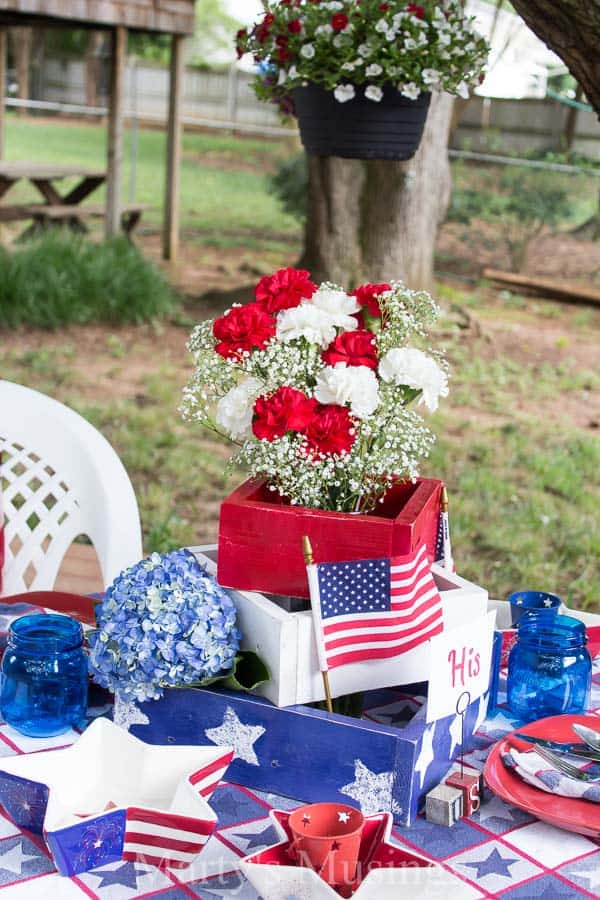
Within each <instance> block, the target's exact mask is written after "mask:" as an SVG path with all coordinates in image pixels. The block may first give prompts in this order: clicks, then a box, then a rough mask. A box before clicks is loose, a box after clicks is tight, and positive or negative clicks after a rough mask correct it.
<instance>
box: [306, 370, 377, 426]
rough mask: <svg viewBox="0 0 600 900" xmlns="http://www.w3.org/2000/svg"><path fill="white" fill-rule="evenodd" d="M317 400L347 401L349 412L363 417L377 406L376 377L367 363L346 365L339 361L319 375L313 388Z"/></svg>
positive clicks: (328, 401)
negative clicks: (365, 364) (364, 364)
mask: <svg viewBox="0 0 600 900" xmlns="http://www.w3.org/2000/svg"><path fill="white" fill-rule="evenodd" d="M314 394H315V397H316V399H317V400H318V401H319V403H337V404H338V405H339V406H345V405H346V404H349V406H350V412H351V413H352V415H353V416H357V417H358V418H359V419H367V418H368V417H369V416H371V415H372V414H373V412H374V411H375V410H376V409H377V407H378V406H379V388H378V386H377V376H376V375H375V372H374V371H373V370H372V369H369V368H368V367H367V366H347V365H346V363H343V362H339V363H336V364H335V366H326V367H325V368H324V369H323V371H322V372H321V373H320V374H319V377H318V379H317V384H316V386H315V391H314Z"/></svg>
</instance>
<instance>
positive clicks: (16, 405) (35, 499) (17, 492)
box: [0, 380, 142, 596]
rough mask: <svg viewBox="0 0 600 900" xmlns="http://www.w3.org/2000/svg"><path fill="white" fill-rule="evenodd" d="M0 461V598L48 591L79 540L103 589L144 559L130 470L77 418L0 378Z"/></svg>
mask: <svg viewBox="0 0 600 900" xmlns="http://www.w3.org/2000/svg"><path fill="white" fill-rule="evenodd" d="M0 459H1V466H0V475H1V477H2V495H3V497H2V499H3V503H4V518H5V532H4V549H5V562H4V568H3V572H2V582H3V584H2V593H3V594H4V595H5V596H7V595H9V594H17V593H21V592H23V591H34V590H51V589H52V588H53V587H54V582H55V580H56V576H57V574H58V571H59V568H60V565H61V563H62V560H63V557H64V555H65V553H66V552H67V550H68V549H69V547H70V546H71V544H72V543H73V540H74V538H76V537H77V536H79V535H87V536H88V537H89V539H90V540H91V542H92V544H93V545H94V547H95V549H96V553H97V555H98V561H99V563H100V570H101V572H102V578H103V581H104V585H105V587H106V586H107V585H109V584H110V583H111V582H112V581H113V579H114V578H115V576H116V575H117V574H118V573H119V572H120V571H121V570H122V569H124V568H126V567H127V566H130V565H132V564H133V563H134V562H136V561H137V560H139V559H141V556H142V535H141V528H140V517H139V512H138V506H137V501H136V499H135V494H134V492H133V487H132V486H131V482H130V480H129V477H128V475H127V472H126V471H125V469H124V467H123V464H122V463H121V461H120V459H119V457H118V456H117V454H116V453H115V451H114V450H113V448H112V447H111V445H110V444H109V443H108V441H107V440H106V439H105V438H104V437H103V436H102V435H101V434H100V432H99V431H97V430H96V429H95V428H94V427H93V426H92V425H90V424H89V422H86V420H85V419H83V418H82V417H81V416H80V415H78V413H76V412H74V411H73V410H72V409H69V408H68V407H66V406H64V405H63V404H62V403H58V402H57V401H56V400H53V399H52V398H50V397H47V396H46V395H45V394H40V393H39V392H38V391H34V390H31V389H30V388H26V387H23V386H22V385H19V384H13V383H12V382H10V381H2V380H0ZM0 521H1V520H0Z"/></svg>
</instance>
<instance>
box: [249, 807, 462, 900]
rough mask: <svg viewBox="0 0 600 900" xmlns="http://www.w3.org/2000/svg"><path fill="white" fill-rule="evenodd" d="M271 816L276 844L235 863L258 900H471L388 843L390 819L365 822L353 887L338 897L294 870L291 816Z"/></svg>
mask: <svg viewBox="0 0 600 900" xmlns="http://www.w3.org/2000/svg"><path fill="white" fill-rule="evenodd" d="M270 815H271V818H272V820H273V825H274V827H275V830H276V831H277V834H278V835H279V837H280V839H281V840H280V841H279V843H277V844H273V845H272V846H270V847H267V848H266V849H265V850H261V851H260V852H259V853H253V854H252V855H251V856H246V857H245V858H244V859H242V860H241V861H240V868H241V870H242V872H243V873H244V875H245V876H246V878H247V879H248V881H250V882H251V883H252V885H253V887H254V888H255V889H256V890H257V891H258V893H259V894H260V895H261V897H262V898H263V900H282V898H286V897H293V898H294V900H340V896H345V897H352V900H398V897H399V896H401V895H400V893H399V889H400V888H403V889H404V890H405V891H407V890H409V891H410V890H415V891H418V896H419V900H425V898H434V897H435V898H436V900H439V898H440V897H443V896H447V897H452V900H455V898H466V897H472V896H473V892H472V889H471V888H469V887H468V886H467V885H465V884H464V882H462V881H461V880H460V879H459V878H457V877H455V876H454V875H452V874H451V873H450V872H447V871H446V870H445V869H442V868H441V866H438V865H437V864H436V863H434V862H431V861H430V860H428V859H425V858H424V857H422V856H419V855H418V854H416V853H412V852H411V851H409V850H407V849H404V848H402V847H400V846H399V845H398V844H392V843H390V835H391V831H392V815H391V813H377V814H376V815H373V816H366V817H365V826H364V830H363V835H362V840H361V846H360V853H359V864H358V873H357V875H358V877H357V882H355V883H354V884H353V885H350V886H348V890H347V893H341V894H340V893H338V892H337V891H335V890H334V889H333V888H332V887H330V886H329V885H328V884H327V882H325V881H323V879H322V878H320V877H319V875H317V873H316V872H314V871H313V870H312V869H309V868H303V867H302V866H297V865H294V863H293V862H292V860H291V859H290V856H289V854H288V849H289V844H290V841H291V840H292V833H291V831H290V829H289V827H288V819H289V816H290V813H289V812H284V811H282V810H278V809H273V810H271V813H270ZM402 896H405V895H404V894H402ZM406 896H408V894H406Z"/></svg>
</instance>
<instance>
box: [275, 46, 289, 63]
mask: <svg viewBox="0 0 600 900" xmlns="http://www.w3.org/2000/svg"><path fill="white" fill-rule="evenodd" d="M277 59H278V60H279V62H286V60H288V59H290V54H289V53H288V52H287V50H286V49H285V47H280V48H279V50H278V51H277Z"/></svg>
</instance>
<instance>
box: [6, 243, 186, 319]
mask: <svg viewBox="0 0 600 900" xmlns="http://www.w3.org/2000/svg"><path fill="white" fill-rule="evenodd" d="M177 306H178V298H177V297H176V295H175V294H174V292H173V290H172V289H171V288H170V286H169V285H168V283H167V281H166V280H165V278H164V277H163V276H162V274H161V273H160V272H159V271H158V270H157V269H156V268H155V267H154V266H153V265H152V263H151V262H149V261H148V260H147V259H145V258H144V257H143V256H142V255H141V254H140V253H139V251H138V250H137V249H136V248H135V247H134V246H133V245H132V244H130V243H129V242H128V241H127V240H126V238H124V237H118V238H113V239H111V240H108V241H104V242H103V243H101V244H94V243H92V242H91V241H89V240H86V239H85V238H83V237H81V236H79V235H74V234H72V233H71V232H68V231H66V230H64V229H54V230H52V231H48V232H46V233H45V234H43V235H42V236H41V237H39V238H37V239H35V240H33V241H30V242H27V243H23V244H21V245H18V246H16V247H14V248H10V249H7V248H6V247H0V327H5V328H6V327H8V328H20V327H24V326H30V327H36V328H48V329H56V328H60V327H62V326H64V325H70V324H80V325H82V324H86V323H88V322H104V323H107V324H118V323H136V324H137V323H141V322H146V321H148V320H151V319H157V318H164V317H165V316H167V315H169V314H170V313H172V312H173V311H174V310H175V309H176V308H177Z"/></svg>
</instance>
